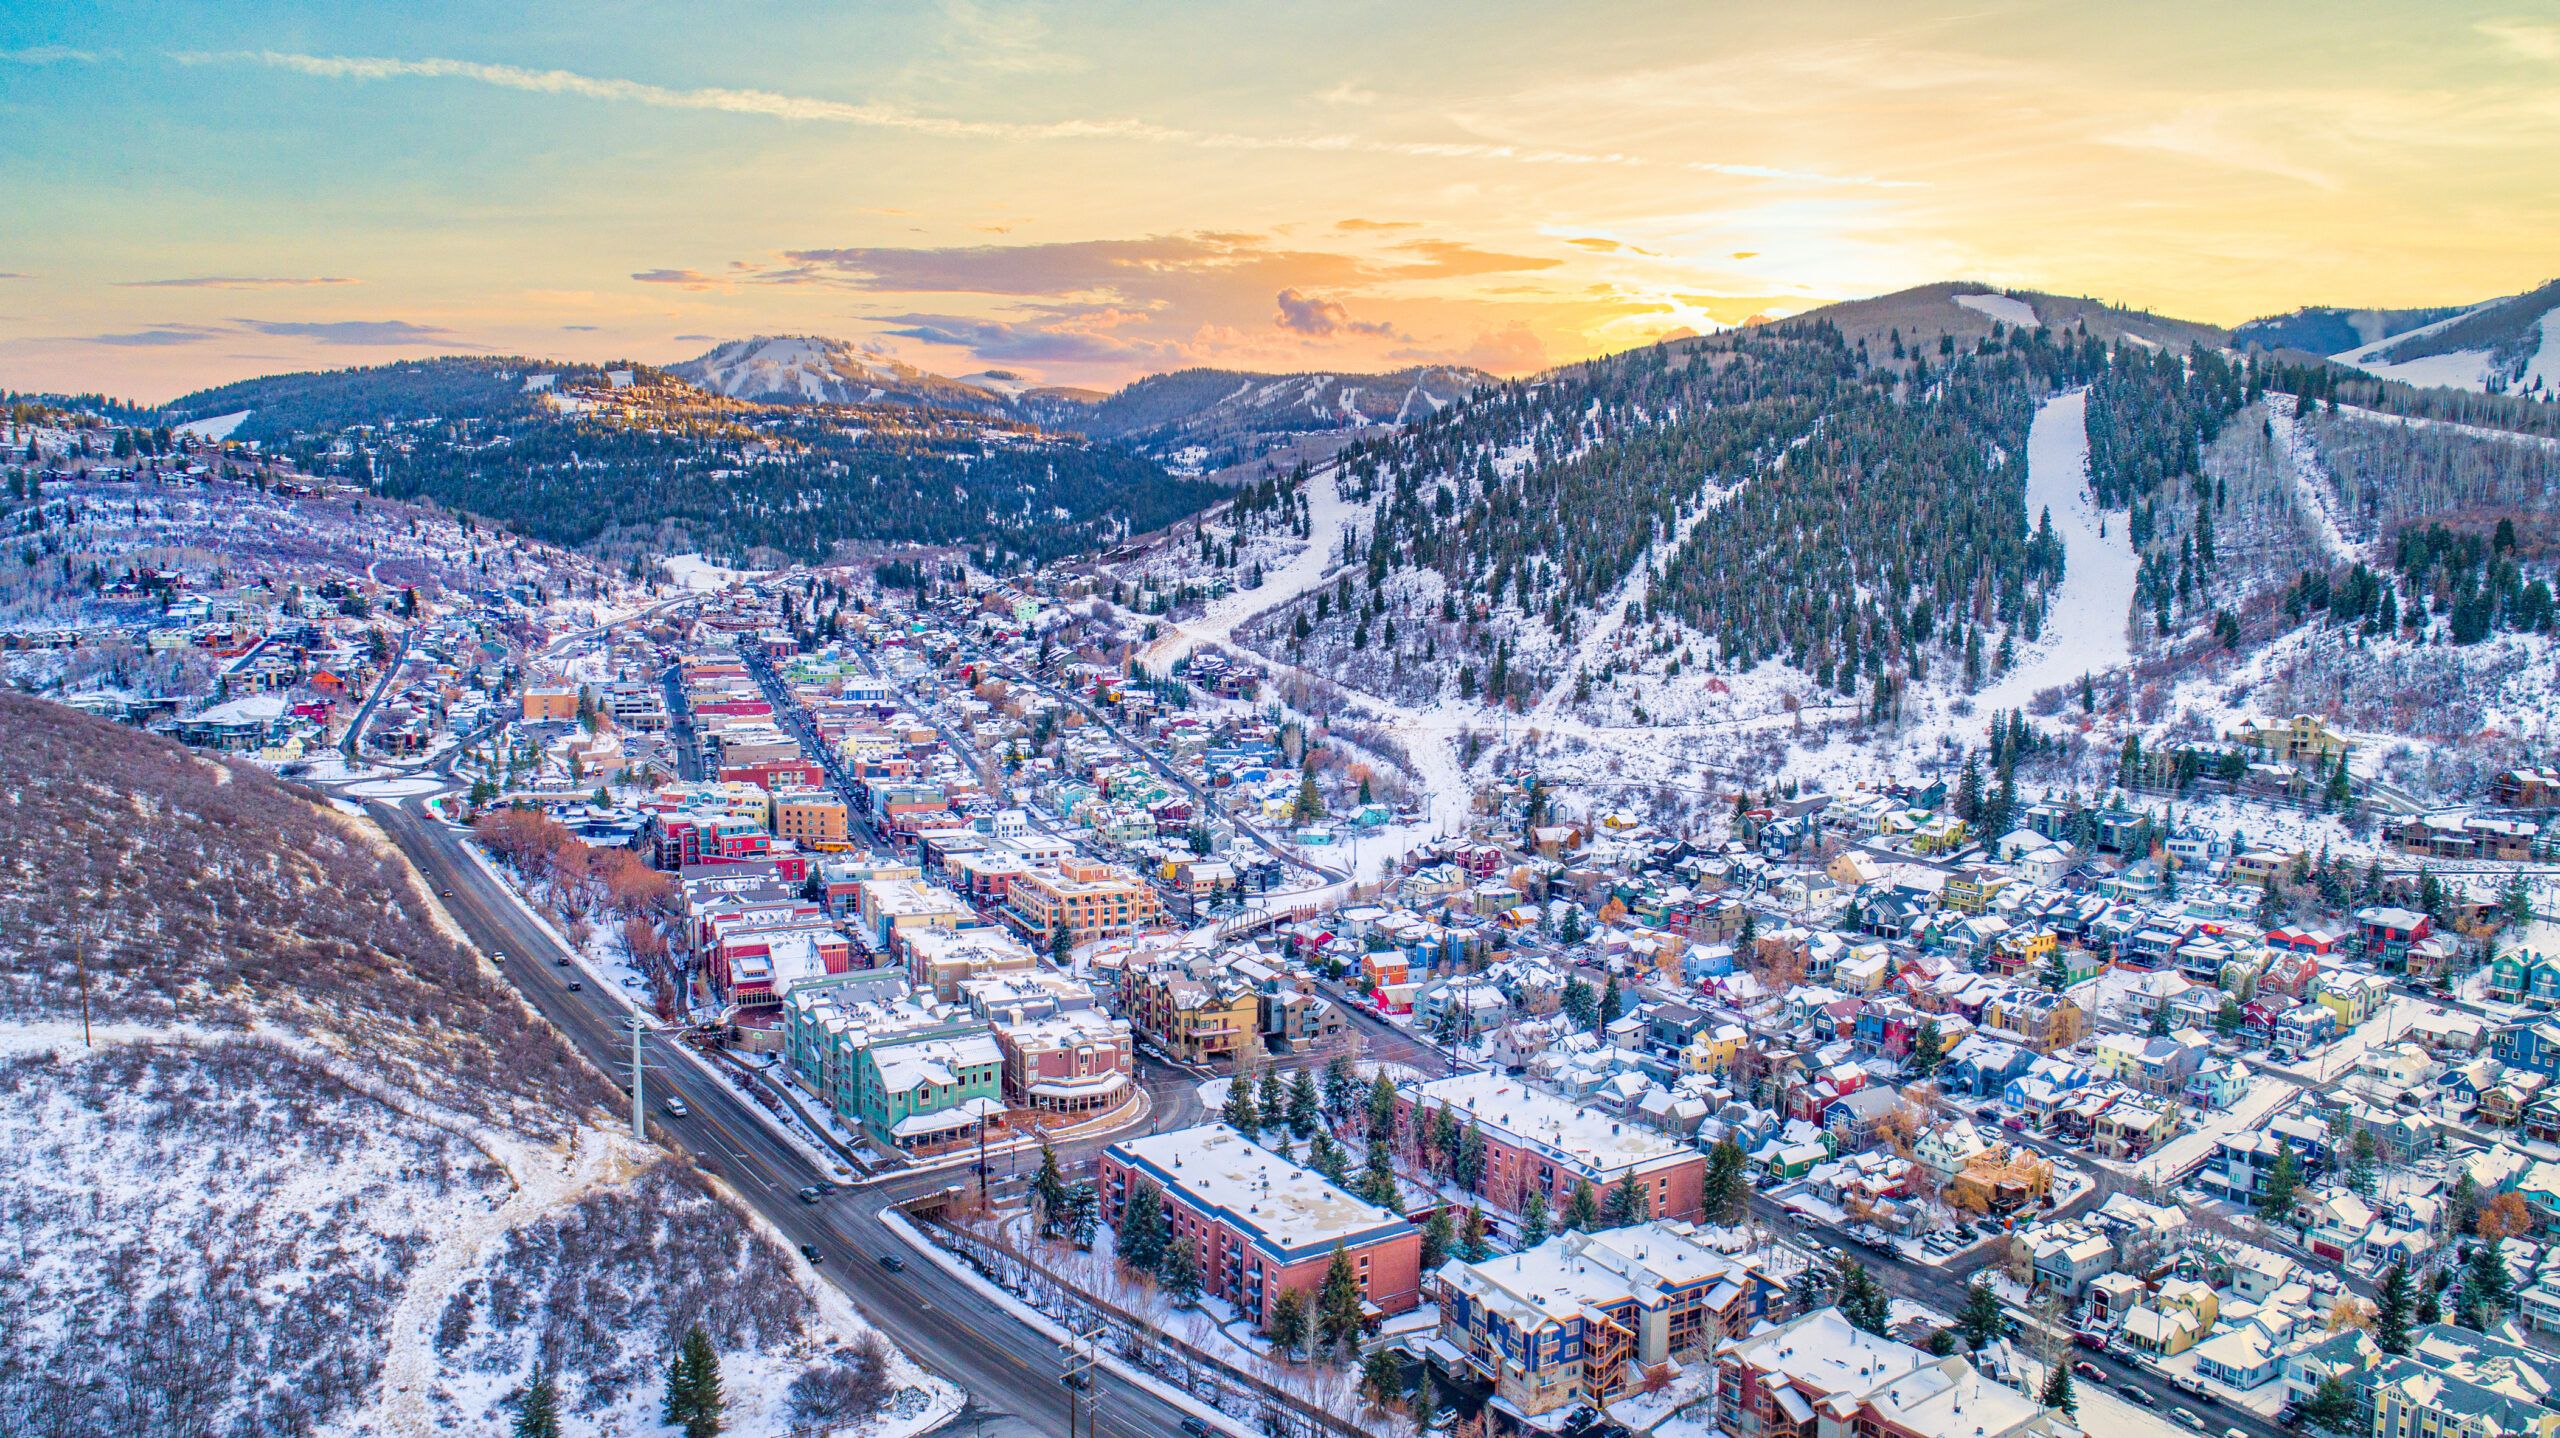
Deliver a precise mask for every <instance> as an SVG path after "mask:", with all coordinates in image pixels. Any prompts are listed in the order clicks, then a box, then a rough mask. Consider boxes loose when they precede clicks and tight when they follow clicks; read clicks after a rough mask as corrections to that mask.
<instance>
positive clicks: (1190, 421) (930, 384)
mask: <svg viewBox="0 0 2560 1438" xmlns="http://www.w3.org/2000/svg"><path fill="white" fill-rule="evenodd" d="M667 372H668V373H670V374H672V375H675V376H676V377H678V378H680V379H683V380H686V381H688V382H690V383H693V384H696V385H700V386H701V387H703V388H704V389H708V390H713V391H716V392H718V393H720V394H724V395H728V396H730V397H731V398H734V399H743V400H753V401H761V402H765V403H783V404H914V405H934V406H939V407H942V408H945V409H958V410H965V411H969V412H972V413H979V414H993V415H1001V416H1004V417H1006V418H1010V419H1018V420H1023V421H1026V422H1028V423H1032V424H1037V425H1040V426H1042V427H1044V428H1048V429H1055V430H1069V431H1074V432H1076V433H1080V434H1087V435H1091V436H1093V437H1094V438H1096V439H1115V440H1124V441H1127V442H1128V443H1130V444H1131V445H1133V446H1135V447H1137V448H1139V449H1141V450H1146V451H1150V452H1163V451H1167V450H1171V449H1177V448H1182V447H1185V446H1193V445H1220V444H1228V443H1231V442H1234V441H1237V440H1239V439H1240V438H1242V437H1247V436H1271V435H1287V434H1305V433H1314V432H1325V431H1339V430H1356V429H1365V428H1368V427H1370V426H1373V425H1391V424H1400V423H1403V422H1405V421H1408V420H1413V419H1418V418H1421V417H1423V416H1425V415H1428V414H1431V413H1433V412H1435V411H1437V410H1439V409H1441V408H1443V407H1445V406H1447V405H1449V404H1451V403H1453V402H1455V401H1457V400H1459V399H1463V398H1464V397H1466V396H1467V395H1469V394H1472V393H1474V392H1475V391H1476V390H1478V389H1480V388H1483V387H1484V386H1486V385H1490V384H1493V383H1495V382H1496V381H1495V380H1494V378H1493V376H1491V375H1488V374H1485V373H1483V372H1482V371H1479V370H1471V369H1464V368H1459V367H1456V366H1449V365H1420V366H1416V367H1414V368H1412V369H1403V370H1396V371H1393V372H1390V373H1385V374H1330V373H1327V374H1260V373H1252V372H1246V371H1239V370H1224V369H1188V370H1177V371H1175V372H1173V373H1170V374H1160V375H1150V376H1148V377H1147V378H1145V379H1141V380H1138V381H1135V382H1134V383H1132V384H1129V385H1128V386H1126V387H1124V388H1122V389H1121V390H1119V391H1118V392H1116V393H1113V394H1107V395H1106V394H1104V393H1102V392H1100V391H1097V390H1089V389H1078V388H1075V387H1073V386H1068V385H1049V384H1042V383H1041V382H1039V381H1038V380H1036V379H1033V378H1031V377H1030V376H1027V375H1023V374H1019V373H1016V372H1014V371H1012V370H1001V369H991V370H982V371H980V372H978V373H975V374H970V375H964V376H961V377H960V378H957V379H954V378H951V377H949V376H945V375H939V374H935V373H932V372H931V371H928V370H921V369H918V368H916V367H915V366H914V365H911V364H908V363H906V362H905V361H903V360H900V359H898V358H897V357H895V356H893V355H891V354H889V353H887V352H886V351H884V350H880V349H877V348H874V347H871V346H867V345H860V344H856V343H854V342H852V341H850V340H841V339H830V338H827V337H825V336H820V335H759V336H757V337H756V338H754V339H747V340H732V341H729V342H728V343H726V344H722V345H720V346H718V347H716V348H714V349H713V350H711V351H710V352H709V353H707V354H704V355H702V356H700V357H699V358H696V359H691V360H687V361H685V362H684V363H682V364H677V365H670V366H668V370H667Z"/></svg>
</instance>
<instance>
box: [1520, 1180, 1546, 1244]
mask: <svg viewBox="0 0 2560 1438" xmlns="http://www.w3.org/2000/svg"><path fill="white" fill-rule="evenodd" d="M1546 1241H1547V1195H1546V1194H1545V1192H1543V1191H1542V1190H1539V1189H1534V1188H1533V1189H1531V1190H1529V1196H1528V1197H1527V1198H1524V1199H1522V1200H1521V1201H1520V1246H1521V1247H1522V1248H1535V1247H1537V1246H1538V1245H1539V1244H1541V1243H1544V1242H1546Z"/></svg>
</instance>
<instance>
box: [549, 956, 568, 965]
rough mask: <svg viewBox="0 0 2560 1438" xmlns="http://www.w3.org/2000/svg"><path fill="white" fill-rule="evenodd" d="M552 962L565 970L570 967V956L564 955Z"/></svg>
mask: <svg viewBox="0 0 2560 1438" xmlns="http://www.w3.org/2000/svg"><path fill="white" fill-rule="evenodd" d="M551 962H552V963H553V964H554V965H556V966H557V967H560V968H564V969H565V968H567V967H569V956H568V955H567V954H562V955H561V956H560V957H558V958H556V959H553V960H552V961H551Z"/></svg>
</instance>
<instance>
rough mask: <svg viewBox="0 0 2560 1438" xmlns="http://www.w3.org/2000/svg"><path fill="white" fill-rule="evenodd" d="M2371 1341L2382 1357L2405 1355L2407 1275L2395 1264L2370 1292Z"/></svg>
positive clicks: (2407, 1327)
mask: <svg viewBox="0 0 2560 1438" xmlns="http://www.w3.org/2000/svg"><path fill="white" fill-rule="evenodd" d="M2373 1308H2374V1313H2373V1341H2374V1343H2375V1344H2376V1345H2377V1346H2378V1347H2380V1348H2381V1349H2382V1351H2383V1352H2385V1353H2392V1354H2406V1353H2407V1352H2408V1351H2409V1274H2408V1271H2407V1270H2406V1269H2404V1268H2402V1267H2401V1266H2400V1265H2399V1264H2396V1263H2395V1264H2393V1265H2391V1271H2390V1272H2388V1273H2385V1274H2384V1275H2382V1282H2381V1283H2380V1284H2379V1285H2378V1286H2376V1287H2375V1289H2374V1291H2373Z"/></svg>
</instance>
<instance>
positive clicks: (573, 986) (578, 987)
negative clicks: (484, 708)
mask: <svg viewBox="0 0 2560 1438" xmlns="http://www.w3.org/2000/svg"><path fill="white" fill-rule="evenodd" d="M586 991H587V986H586V985H585V984H582V983H579V982H578V981H577V980H576V979H571V980H570V981H569V992H571V993H573V994H583V993H585V992H586Z"/></svg>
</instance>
